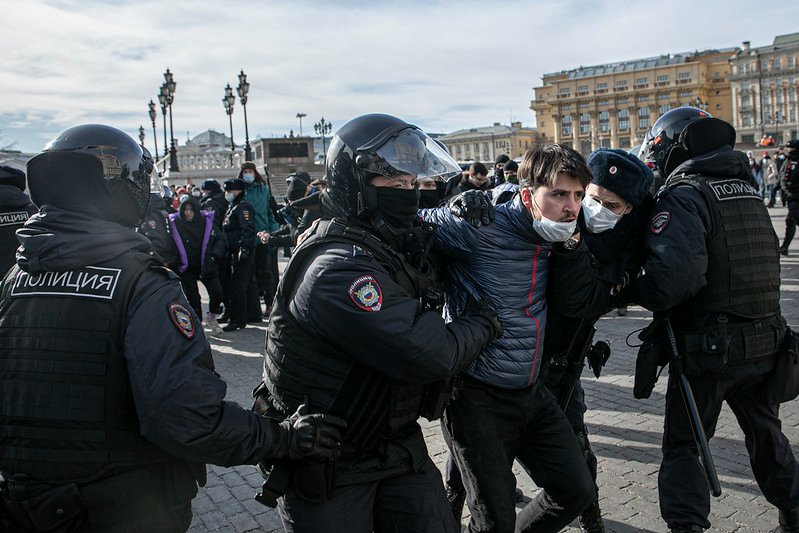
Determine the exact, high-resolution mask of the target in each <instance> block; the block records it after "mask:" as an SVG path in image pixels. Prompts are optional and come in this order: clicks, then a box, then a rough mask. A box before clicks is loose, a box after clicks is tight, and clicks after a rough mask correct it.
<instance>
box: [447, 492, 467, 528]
mask: <svg viewBox="0 0 799 533" xmlns="http://www.w3.org/2000/svg"><path fill="white" fill-rule="evenodd" d="M447 501H449V508H450V509H452V516H454V517H455V522H456V523H458V524H460V523H461V517H462V516H463V504H464V503H466V489H464V488H461V489H460V490H458V489H455V488H452V487H450V486H449V485H447Z"/></svg>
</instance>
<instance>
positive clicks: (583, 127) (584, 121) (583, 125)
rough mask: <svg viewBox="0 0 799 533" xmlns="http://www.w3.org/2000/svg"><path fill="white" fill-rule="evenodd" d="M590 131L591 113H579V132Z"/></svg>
mask: <svg viewBox="0 0 799 533" xmlns="http://www.w3.org/2000/svg"><path fill="white" fill-rule="evenodd" d="M590 132H591V115H589V114H588V113H581V114H580V133H590Z"/></svg>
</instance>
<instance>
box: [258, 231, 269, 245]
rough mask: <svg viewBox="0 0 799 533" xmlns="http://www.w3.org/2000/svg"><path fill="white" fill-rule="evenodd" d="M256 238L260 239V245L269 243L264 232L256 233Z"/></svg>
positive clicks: (266, 233)
mask: <svg viewBox="0 0 799 533" xmlns="http://www.w3.org/2000/svg"><path fill="white" fill-rule="evenodd" d="M258 238H259V239H261V243H262V244H266V243H268V242H269V233H268V232H267V231H266V230H263V231H259V232H258Z"/></svg>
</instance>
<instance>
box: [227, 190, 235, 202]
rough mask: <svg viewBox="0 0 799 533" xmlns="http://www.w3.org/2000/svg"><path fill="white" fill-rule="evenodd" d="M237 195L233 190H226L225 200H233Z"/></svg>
mask: <svg viewBox="0 0 799 533" xmlns="http://www.w3.org/2000/svg"><path fill="white" fill-rule="evenodd" d="M235 197H236V195H235V194H233V193H232V192H226V193H225V200H227V201H228V202H232V201H233V198H235Z"/></svg>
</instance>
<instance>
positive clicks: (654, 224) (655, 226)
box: [649, 211, 671, 235]
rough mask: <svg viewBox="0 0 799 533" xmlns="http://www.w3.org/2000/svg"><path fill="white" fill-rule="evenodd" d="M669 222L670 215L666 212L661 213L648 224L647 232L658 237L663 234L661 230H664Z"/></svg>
mask: <svg viewBox="0 0 799 533" xmlns="http://www.w3.org/2000/svg"><path fill="white" fill-rule="evenodd" d="M670 220H671V213H669V212H668V211H661V212H660V213H658V214H657V215H655V216H653V217H652V220H651V221H650V222H649V231H651V232H652V233H653V234H655V235H660V234H661V233H663V230H664V229H666V226H668V225H669V221H670Z"/></svg>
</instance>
